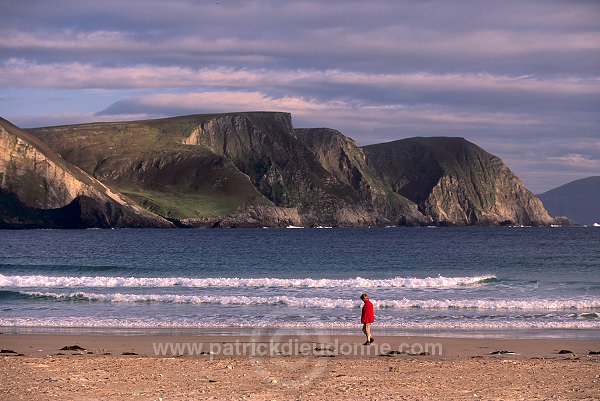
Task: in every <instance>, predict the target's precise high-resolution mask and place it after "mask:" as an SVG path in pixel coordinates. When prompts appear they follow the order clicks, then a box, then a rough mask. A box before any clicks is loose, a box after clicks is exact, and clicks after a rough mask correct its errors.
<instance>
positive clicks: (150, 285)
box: [0, 227, 600, 339]
mask: <svg viewBox="0 0 600 401" xmlns="http://www.w3.org/2000/svg"><path fill="white" fill-rule="evenodd" d="M363 292H365V293H367V294H368V295H369V297H370V299H371V300H372V302H373V304H374V306H375V324H374V326H373V333H378V334H379V335H382V334H385V335H431V336H455V337H461V336H469V337H497V338H579V339H600V229H599V228H593V227H589V228H586V227H571V228H566V227H560V228H550V227H548V228H533V227H502V228H479V227H468V228H441V227H438V228H434V227H419V228H398V227H393V228H323V229H315V228H305V229H283V228H282V229H272V228H269V229H260V228H258V229H118V230H15V231H11V230H2V231H0V332H3V333H47V332H51V333H52V332H54V333H56V332H58V333H65V332H68V333H74V332H75V333H80V332H90V333H115V332H118V333H122V334H139V333H164V332H167V333H203V334H217V335H219V334H232V335H241V334H245V333H250V332H252V331H253V330H272V331H276V332H278V333H282V332H285V333H290V334H293V333H298V334H303V333H341V334H360V333H361V331H360V330H361V325H360V312H361V305H362V302H361V300H360V299H359V297H360V295H361V294H362V293H363Z"/></svg>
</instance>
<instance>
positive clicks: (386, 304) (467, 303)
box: [21, 292, 600, 310]
mask: <svg viewBox="0 0 600 401" xmlns="http://www.w3.org/2000/svg"><path fill="white" fill-rule="evenodd" d="M21 294H25V295H27V296H30V297H35V298H50V299H58V300H73V301H77V300H80V301H97V302H162V303H179V304H216V305H243V306H250V305H284V306H287V307H291V308H322V309H351V308H358V307H360V306H361V305H362V302H361V301H357V300H352V299H341V298H306V297H293V296H285V295H284V296H272V297H251V296H244V295H221V296H211V295H176V294H121V293H111V294H99V293H90V292H72V293H54V292H22V293H21ZM372 302H373V305H374V306H375V307H376V308H380V309H385V308H393V309H411V308H419V309H482V310H490V309H491V310H495V309H524V310H568V309H588V310H593V309H600V298H575V299H526V300H498V299H457V300H450V299H439V300H438V299H425V300H413V299H407V298H403V299H399V300H381V301H378V300H372Z"/></svg>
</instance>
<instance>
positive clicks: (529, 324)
mask: <svg viewBox="0 0 600 401" xmlns="http://www.w3.org/2000/svg"><path fill="white" fill-rule="evenodd" d="M0 327H13V328H14V327H51V328H182V329H185V328H202V329H207V328H228V329H231V328H250V329H257V328H282V329H288V328H289V329H356V328H357V323H355V322H347V321H331V320H328V321H318V322H316V321H310V322H269V321H264V320H255V321H253V322H252V323H248V322H245V321H244V322H242V321H227V322H218V321H210V320H207V319H203V320H202V321H196V320H193V319H168V320H159V319H151V318H150V319H138V320H134V319H120V318H112V319H105V318H81V317H68V318H0ZM377 327H378V329H400V330H428V329H429V330H532V329H534V330H536V329H537V330H540V329H542V330H560V329H563V330H564V329H567V330H573V329H583V330H598V329H600V323H598V322H590V321H540V320H537V321H531V320H528V321H508V320H504V321H497V320H495V321H489V320H488V321H462V320H461V321H445V322H441V321H427V322H411V323H409V324H407V323H406V322H378V323H377ZM495 333H496V334H497V332H495Z"/></svg>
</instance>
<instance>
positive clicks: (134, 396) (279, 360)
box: [0, 334, 600, 400]
mask: <svg viewBox="0 0 600 401" xmlns="http://www.w3.org/2000/svg"><path fill="white" fill-rule="evenodd" d="M362 341H363V338H362V337H360V336H342V335H328V336H316V335H306V336H289V335H269V336H267V335H260V336H259V335H254V336H206V335H199V336H195V335H90V334H86V335H55V334H52V335H45V334H32V335H28V334H0V348H1V349H2V353H1V354H0V377H1V381H0V399H3V400H19V399H23V400H48V399H60V400H63V399H70V400H92V399H127V400H158V399H163V400H181V399H216V400H242V399H244V400H273V399H275V400H297V399H300V400H336V399H344V400H346V399H350V400H352V399H356V400H358V399H361V400H363V399H374V400H413V399H414V400H417V399H418V400H424V399H469V400H478V399H505V400H512V399H526V400H530V399H565V400H572V399H600V356H597V355H589V351H600V341H598V340H561V339H508V340H500V339H479V338H475V339H474V338H438V337H396V336H394V337H392V336H381V337H377V338H376V341H375V343H374V344H373V345H370V346H364V345H362ZM160 344H162V346H163V347H166V348H163V349H162V351H166V352H162V354H163V355H157V352H156V351H161V350H160V349H158V348H157V347H160V346H161V345H160ZM169 344H180V346H183V347H184V348H181V349H179V351H186V352H184V353H185V355H181V356H179V355H177V356H174V353H173V352H171V351H172V350H173V349H172V348H170V347H171V345H169ZM181 344H183V345H181ZM185 344H189V345H185ZM74 345H77V346H79V347H81V348H83V349H77V350H61V348H63V347H65V346H74ZM191 345H193V346H194V347H196V348H195V349H191V351H193V352H192V354H193V355H190V352H189V351H190V348H189V347H190V346H191ZM173 346H175V347H176V345H173ZM174 350H175V351H177V349H174ZM561 350H563V353H559V352H560V351H561ZM567 350H568V351H571V352H572V353H564V351H567ZM11 351H13V352H11ZM497 351H512V352H514V353H495V354H492V353H494V352H497ZM124 353H126V354H129V355H123V354H124ZM158 353H159V354H161V352H158ZM178 353H180V352H175V354H178ZM134 354H135V355H134Z"/></svg>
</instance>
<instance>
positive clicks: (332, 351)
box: [0, 332, 600, 359]
mask: <svg viewBox="0 0 600 401" xmlns="http://www.w3.org/2000/svg"><path fill="white" fill-rule="evenodd" d="M363 341H364V336H359V335H345V334H336V335H331V334H308V335H306V334H305V335H291V334H279V333H269V332H261V333H254V334H253V335H207V334H177V335H172V334H142V335H140V334H131V335H119V334H100V335H99V334H81V333H80V334H4V333H3V334H0V348H1V349H2V350H9V351H14V353H4V355H11V354H13V355H15V354H22V355H23V356H33V357H51V356H66V357H69V356H80V355H86V357H94V356H99V355H105V356H106V355H113V356H117V355H122V354H123V353H124V352H130V353H135V354H136V355H138V356H145V357H173V356H188V357H189V356H191V357H196V356H210V358H211V359H213V358H219V357H234V358H245V357H254V356H258V357H263V356H264V357H274V356H281V355H283V356H299V357H303V356H329V357H334V356H335V357H338V356H339V357H365V356H367V357H375V356H377V357H379V356H383V355H384V354H388V353H390V352H391V355H398V356H420V355H419V354H420V353H422V352H426V353H428V354H429V355H427V356H428V357H434V358H441V359H466V358H480V357H489V356H497V355H493V354H492V353H493V352H497V351H509V352H510V353H506V354H504V353H503V354H500V355H503V356H512V357H516V358H545V359H551V358H555V359H556V358H561V359H562V358H565V357H573V355H575V356H576V357H590V358H594V359H596V358H598V356H596V355H589V356H588V353H589V352H590V351H594V352H597V351H600V340H582V339H562V338H543V339H514V338H512V339H504V338H472V337H434V336H385V335H378V336H376V341H375V343H374V344H373V345H371V346H364V345H362V343H363ZM157 344H167V345H168V344H183V346H184V348H183V349H179V351H177V350H176V351H173V350H172V349H171V350H168V351H165V352H163V353H162V354H161V353H160V352H157V348H156V346H157ZM186 344H190V345H192V348H189V345H186ZM259 344H263V345H261V346H260V347H262V351H261V352H262V354H261V353H258V352H257V351H256V350H254V352H252V348H251V347H252V346H254V347H255V348H256V347H257V346H258V345H259ZM74 345H77V346H78V347H81V350H75V351H70V350H67V351H65V350H61V348H63V347H68V346H74ZM428 346H429V348H427V347H428ZM260 347H259V348H260ZM314 349H317V350H320V351H324V352H313V351H314ZM561 350H568V351H571V352H572V353H567V354H559V352H560V351H561ZM259 351H260V350H259Z"/></svg>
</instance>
